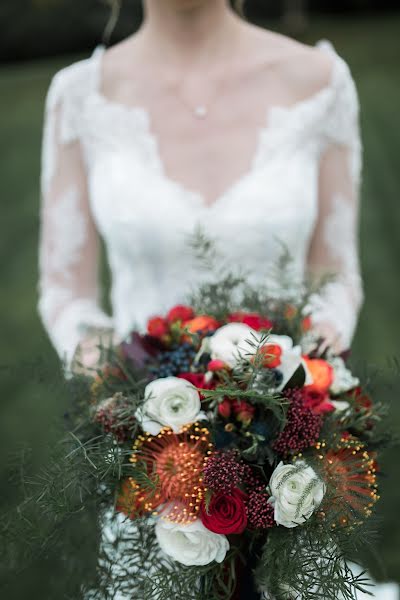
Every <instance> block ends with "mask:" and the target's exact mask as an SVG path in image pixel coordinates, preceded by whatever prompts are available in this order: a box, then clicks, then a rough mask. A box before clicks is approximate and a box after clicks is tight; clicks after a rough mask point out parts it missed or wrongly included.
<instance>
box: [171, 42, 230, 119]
mask: <svg viewBox="0 0 400 600" xmlns="http://www.w3.org/2000/svg"><path fill="white" fill-rule="evenodd" d="M238 43H239V42H238ZM235 54H236V53H235ZM234 62H235V61H234V60H232V61H230V69H224V73H225V75H226V73H227V72H228V71H229V72H231V71H232V65H233V64H234ZM186 80H187V77H186V78H185V77H183V78H182V79H181V81H180V82H179V84H178V85H177V86H176V87H174V88H173V89H174V94H175V96H176V97H177V99H178V100H179V101H180V102H181V104H183V106H185V107H186V109H188V110H189V111H190V113H191V114H192V115H193V116H194V117H195V118H196V119H198V120H204V119H206V118H207V117H208V115H209V113H210V107H212V106H213V105H214V104H215V103H216V101H217V100H218V99H219V98H220V97H221V94H220V93H219V92H220V91H221V84H222V80H221V79H219V80H218V81H217V83H216V84H215V86H214V90H213V94H212V96H211V99H210V100H209V101H208V102H199V103H196V104H191V103H189V102H188V101H187V100H186V99H185V97H184V95H183V94H182V92H179V91H178V90H179V88H180V89H182V88H183V86H184V84H185V81H186ZM223 80H226V77H225V76H224V78H223Z"/></svg>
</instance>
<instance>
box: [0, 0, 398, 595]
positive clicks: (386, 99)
mask: <svg viewBox="0 0 400 600" xmlns="http://www.w3.org/2000/svg"><path fill="white" fill-rule="evenodd" d="M396 4H397V3H396ZM247 7H248V8H247V13H248V17H249V19H250V20H253V21H255V22H258V23H260V24H263V25H265V26H266V27H270V28H273V29H279V30H281V31H284V32H286V33H289V34H290V35H293V36H295V37H298V38H299V39H301V40H302V41H305V42H308V43H315V41H317V40H318V39H321V38H328V39H330V40H331V41H332V42H333V43H334V45H335V47H336V49H337V51H338V52H339V53H340V54H341V55H342V56H343V57H344V58H345V59H346V60H347V61H348V63H349V65H350V67H351V69H352V72H353V76H354V78H355V81H356V84H357V87H358V91H359V95H360V100H361V125H362V135H363V143H364V171H363V188H362V211H361V259H362V270H363V276H364V281H365V293H366V301H365V305H364V307H363V310H362V314H361V318H360V323H359V328H358V331H357V335H356V339H355V343H354V350H353V357H354V361H355V362H356V363H358V364H359V365H360V368H363V365H364V364H365V363H368V364H372V365H375V366H376V367H377V369H379V371H377V373H376V378H377V379H379V381H380V383H381V384H383V391H382V392H381V394H383V395H385V397H386V398H387V399H389V400H390V401H391V404H392V408H391V424H392V426H394V428H395V429H397V431H400V384H399V377H398V375H397V374H396V362H397V363H398V361H399V360H400V345H399V339H400V317H399V307H400V269H399V261H400V235H399V231H400V159H399V157H400V117H399V107H400V69H399V63H400V39H399V38H400V12H398V11H396V10H394V8H395V7H394V3H391V2H386V3H385V2H379V3H378V2H373V1H368V0H367V1H363V0H358V1H357V0H355V1H353V2H344V1H342V2H338V1H336V2H318V1H314V2H308V3H307V2H301V0H294V1H293V0H292V1H290V0H286V1H283V2H267V3H266V2H264V1H258V2H257V1H256V0H253V2H252V0H249V1H248V4H247ZM108 14H109V7H108V6H107V2H106V1H104V2H101V1H100V0H80V2H79V3H77V2H72V0H68V1H67V0H10V1H5V0H2V3H1V7H0V153H1V154H0V156H1V161H0V181H1V188H2V194H1V196H2V212H1V214H2V218H1V235H0V247H1V254H0V260H1V290H2V293H1V295H0V315H1V337H0V376H1V431H0V434H1V435H0V457H1V459H0V488H1V501H0V509H1V510H2V511H4V510H6V509H7V507H9V506H11V505H12V504H13V503H15V501H16V499H17V498H18V492H17V491H16V488H15V486H14V485H13V484H12V483H10V481H9V468H8V466H7V465H8V464H9V457H10V456H11V455H13V454H14V453H15V452H16V451H17V450H18V448H19V447H20V445H21V444H22V443H26V444H28V445H30V446H32V448H33V454H32V461H33V467H32V468H33V470H35V469H39V468H40V467H41V465H43V464H45V463H46V457H47V453H48V449H47V448H48V446H49V445H51V444H53V443H54V442H55V440H56V437H55V436H56V433H55V425H56V423H57V422H58V420H59V418H60V415H62V413H63V411H64V409H65V406H66V405H67V402H68V398H67V394H66V393H65V391H64V390H63V389H62V387H61V386H59V385H58V383H59V382H60V379H59V367H58V361H57V358H56V355H55V353H54V351H53V349H52V347H51V345H50V343H49V341H48V339H47V337H46V335H45V333H44V331H43V329H42V326H41V324H40V322H39V319H38V316H37V313H36V303H37V287H36V286H37V244H38V231H39V169H40V142H41V132H42V118H43V103H44V98H45V94H46V90H47V87H48V85H49V82H50V79H51V77H52V75H53V74H54V73H55V72H56V71H57V70H58V69H59V68H61V67H63V66H65V65H67V64H70V63H71V62H73V61H75V60H78V59H79V58H81V57H83V56H87V54H88V52H91V51H92V49H93V47H94V46H95V45H96V44H97V43H99V42H100V41H101V38H102V33H103V30H104V26H105V23H106V21H107V17H108ZM140 19H141V10H140V2H135V1H133V0H131V1H129V0H126V3H125V4H124V8H123V12H122V17H121V19H120V22H119V24H118V26H117V29H116V30H115V32H114V36H113V38H112V41H116V40H117V39H119V38H121V37H124V36H125V35H129V33H130V32H131V31H133V30H134V29H135V27H137V26H138V24H139V23H140ZM103 276H104V283H105V284H104V298H105V303H106V304H107V290H108V282H109V276H108V271H107V267H106V264H105V261H104V264H103ZM399 458H400V457H399V451H398V449H390V450H388V451H387V452H386V455H385V459H384V463H383V465H382V482H381V492H382V500H381V502H380V505H379V515H380V517H381V521H380V525H379V533H380V538H379V541H378V542H377V546H376V549H377V554H378V556H379V557H380V559H381V560H380V564H379V563H378V562H376V560H375V559H374V558H373V557H372V555H371V554H370V553H368V554H367V555H366V559H367V561H368V562H369V564H370V568H371V570H372V572H373V573H374V575H375V576H376V577H377V578H378V579H384V578H387V577H389V578H391V579H396V580H398V581H400V519H399V517H398V512H397V511H398V509H399V506H400V486H399V485H398V481H397V474H398V471H399ZM73 527H74V526H73V525H71V528H72V529H71V531H72V530H73ZM75 527H77V526H75ZM71 537H72V541H71V544H72V545H71V548H73V552H74V553H75V554H76V556H77V557H79V556H81V557H84V555H85V556H86V559H87V561H88V563H90V558H88V556H87V555H88V553H89V554H90V552H92V554H93V551H94V547H92V546H90V544H89V547H86V546H85V539H83V537H82V535H81V536H80V535H79V527H78V529H77V530H75V533H74V532H73V531H72V533H71ZM0 543H1V541H0ZM64 560H65V559H64V558H61V557H59V556H57V555H51V554H50V555H49V556H47V557H43V556H38V558H37V560H36V561H35V562H34V564H33V565H31V566H27V569H26V571H24V572H23V574H22V575H20V576H18V577H16V576H15V577H11V579H8V580H7V581H6V582H5V584H3V585H2V586H1V587H0V596H1V597H2V598H7V600H14V599H15V600H17V599H18V600H19V599H24V600H25V599H26V598H30V599H31V600H36V599H37V600H39V599H40V600H47V599H49V600H50V599H51V600H58V599H61V598H67V596H66V592H65V590H66V582H65V573H66V569H65V563H64ZM80 564H81V565H83V564H86V562H85V561H84V560H83V558H82V561H81V563H80ZM19 566H23V565H19ZM78 576H79V573H78V574H77V577H78ZM68 597H70V598H75V599H77V598H78V595H77V594H76V595H75V596H68Z"/></svg>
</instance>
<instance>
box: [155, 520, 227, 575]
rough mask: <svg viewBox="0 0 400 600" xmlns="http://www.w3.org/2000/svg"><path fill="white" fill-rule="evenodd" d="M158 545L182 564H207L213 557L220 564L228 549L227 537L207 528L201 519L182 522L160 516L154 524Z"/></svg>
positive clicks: (189, 565)
mask: <svg viewBox="0 0 400 600" xmlns="http://www.w3.org/2000/svg"><path fill="white" fill-rule="evenodd" d="M156 536H157V541H158V543H159V545H160V548H161V549H162V550H163V552H165V554H167V555H168V556H170V557H171V558H173V559H174V560H176V561H177V562H179V563H181V564H182V565H186V566H188V567H191V566H202V565H208V564H209V563H211V562H213V561H214V560H215V561H216V562H218V563H221V562H222V561H223V560H224V558H225V556H226V553H227V552H228V550H229V542H228V540H227V538H226V537H225V536H224V535H222V534H219V533H214V532H213V531H210V530H209V529H207V528H206V527H205V526H204V525H203V523H202V522H201V521H200V519H197V520H196V521H194V522H193V523H189V524H188V525H183V524H182V523H172V522H171V521H168V520H166V519H163V518H160V519H159V520H158V521H157V524H156Z"/></svg>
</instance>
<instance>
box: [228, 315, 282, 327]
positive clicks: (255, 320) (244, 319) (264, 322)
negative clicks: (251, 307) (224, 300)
mask: <svg viewBox="0 0 400 600" xmlns="http://www.w3.org/2000/svg"><path fill="white" fill-rule="evenodd" d="M228 321H229V322H230V323H244V324H245V325H248V326H249V327H251V328H252V329H255V330H256V331H260V329H272V321H270V320H269V319H267V318H266V317H262V316H261V315H259V314H258V313H246V312H242V311H238V312H234V313H231V314H230V315H229V317H228Z"/></svg>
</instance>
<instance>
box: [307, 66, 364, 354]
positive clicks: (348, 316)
mask: <svg viewBox="0 0 400 600" xmlns="http://www.w3.org/2000/svg"><path fill="white" fill-rule="evenodd" d="M336 60H338V61H339V67H340V69H341V77H340V79H339V82H338V85H337V88H336V90H335V93H334V94H333V96H332V103H331V105H330V107H329V114H328V115H326V119H325V122H324V125H323V135H322V138H323V141H322V143H323V146H322V149H321V160H320V171H319V215H318V220H317V224H316V228H315V231H314V236H313V239H312V242H311V246H310V252H309V268H310V270H311V272H313V273H317V274H318V275H323V274H327V275H331V276H332V277H333V279H332V280H330V282H329V283H328V284H327V285H326V287H325V288H324V290H323V291H322V292H321V293H320V294H316V295H314V297H313V298H312V307H311V308H312V312H313V322H314V328H315V332H316V333H318V334H320V335H321V337H324V338H325V339H326V341H327V343H329V344H331V345H332V346H333V347H334V349H335V350H336V351H338V352H342V351H344V350H346V349H348V348H349V347H350V344H351V341H352V338H353V335H354V331H355V328H356V324H357V319H358V313H359V310H360V307H361V305H362V301H363V286H362V280H361V275H360V265H359V253H358V214H359V189H360V185H359V184H360V173H361V140H360V131H359V104H358V96H357V91H356V88H355V85H354V81H353V79H352V77H351V74H350V71H349V68H348V66H347V64H346V63H345V62H344V61H343V60H342V59H340V58H339V57H337V56H336ZM327 338H328V339H327Z"/></svg>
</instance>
